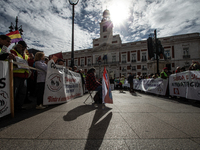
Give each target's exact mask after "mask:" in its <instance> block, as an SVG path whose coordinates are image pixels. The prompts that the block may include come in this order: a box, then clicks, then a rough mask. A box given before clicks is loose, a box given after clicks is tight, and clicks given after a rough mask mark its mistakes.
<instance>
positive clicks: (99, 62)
mask: <svg viewBox="0 0 200 150" xmlns="http://www.w3.org/2000/svg"><path fill="white" fill-rule="evenodd" d="M98 64H99V79H100V75H101V60H99V61H98Z"/></svg>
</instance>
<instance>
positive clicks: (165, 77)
mask: <svg viewBox="0 0 200 150" xmlns="http://www.w3.org/2000/svg"><path fill="white" fill-rule="evenodd" d="M167 72H168V68H167V67H165V68H163V71H162V72H161V73H160V77H161V78H162V79H167V78H168V75H167Z"/></svg>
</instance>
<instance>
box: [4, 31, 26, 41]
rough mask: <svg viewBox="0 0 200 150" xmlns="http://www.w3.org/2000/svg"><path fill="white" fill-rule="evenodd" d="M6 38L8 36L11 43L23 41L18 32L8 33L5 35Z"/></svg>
mask: <svg viewBox="0 0 200 150" xmlns="http://www.w3.org/2000/svg"><path fill="white" fill-rule="evenodd" d="M6 35H7V36H9V37H10V38H11V43H17V42H19V41H23V39H22V37H21V35H20V33H19V31H18V30H16V31H13V32H10V33H8V34H6Z"/></svg>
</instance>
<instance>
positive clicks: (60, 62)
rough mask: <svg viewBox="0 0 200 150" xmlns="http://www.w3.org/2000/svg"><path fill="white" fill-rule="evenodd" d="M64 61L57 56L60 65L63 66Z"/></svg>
mask: <svg viewBox="0 0 200 150" xmlns="http://www.w3.org/2000/svg"><path fill="white" fill-rule="evenodd" d="M64 62H65V61H64V60H63V59H61V58H59V59H58V60H57V63H58V65H61V66H65V64H64Z"/></svg>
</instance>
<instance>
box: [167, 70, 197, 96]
mask: <svg viewBox="0 0 200 150" xmlns="http://www.w3.org/2000/svg"><path fill="white" fill-rule="evenodd" d="M169 89H170V95H172V96H179V97H185V98H188V99H194V100H200V71H185V72H180V73H176V74H172V75H170V77H169Z"/></svg>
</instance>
